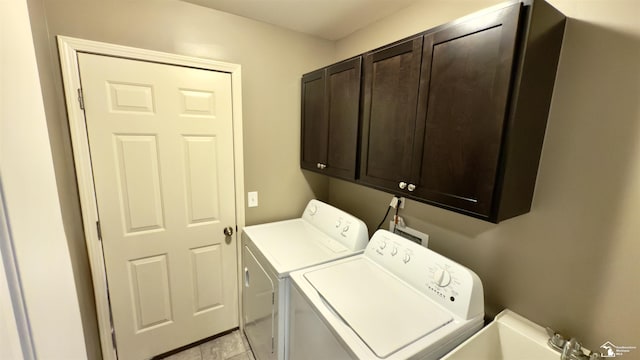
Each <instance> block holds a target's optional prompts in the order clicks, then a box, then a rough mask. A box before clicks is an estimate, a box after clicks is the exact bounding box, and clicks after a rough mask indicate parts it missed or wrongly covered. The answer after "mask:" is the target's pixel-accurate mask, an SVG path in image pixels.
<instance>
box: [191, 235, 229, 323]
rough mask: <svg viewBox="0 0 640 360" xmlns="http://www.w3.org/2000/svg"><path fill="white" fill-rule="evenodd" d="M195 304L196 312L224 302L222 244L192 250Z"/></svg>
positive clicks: (221, 304)
mask: <svg viewBox="0 0 640 360" xmlns="http://www.w3.org/2000/svg"><path fill="white" fill-rule="evenodd" d="M191 262H192V270H193V273H192V279H193V280H192V281H193V283H194V287H193V304H194V311H195V313H196V314H198V313H200V312H203V311H207V310H210V309H213V308H216V307H218V306H223V304H224V286H223V285H224V278H223V276H224V272H223V271H222V264H223V261H222V248H221V246H220V245H212V246H205V247H202V248H198V249H193V250H191Z"/></svg>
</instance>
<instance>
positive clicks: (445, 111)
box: [414, 3, 521, 216]
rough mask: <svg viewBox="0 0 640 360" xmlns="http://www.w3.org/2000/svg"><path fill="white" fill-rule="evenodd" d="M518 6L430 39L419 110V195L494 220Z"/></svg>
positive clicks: (425, 52) (428, 36) (425, 55)
mask: <svg viewBox="0 0 640 360" xmlns="http://www.w3.org/2000/svg"><path fill="white" fill-rule="evenodd" d="M520 6H521V5H520V4H519V3H518V4H515V5H512V6H509V7H506V8H503V9H501V10H498V11H495V12H491V13H488V14H485V15H483V16H481V17H478V18H475V19H473V20H469V21H466V22H463V23H459V24H456V25H454V26H452V27H448V28H446V29H444V30H441V31H438V32H435V33H431V34H428V35H425V44H428V45H425V46H424V49H423V58H424V59H425V61H424V62H423V68H422V78H421V84H420V100H419V107H418V114H419V115H418V116H419V117H420V119H421V122H423V123H424V129H421V128H419V129H418V131H419V132H422V133H423V134H424V136H423V137H422V139H421V141H423V142H424V143H423V144H417V147H422V149H423V154H422V164H421V167H420V168H419V170H418V171H416V172H414V176H418V177H419V180H418V183H417V184H416V185H417V187H416V189H415V192H414V195H416V196H418V197H421V198H424V199H427V200H429V201H433V202H436V203H438V204H441V205H444V206H447V207H453V208H456V209H460V210H463V211H466V212H472V213H474V214H477V215H480V216H489V215H490V213H491V211H492V201H493V200H494V190H495V188H496V185H497V178H498V172H499V161H500V149H501V143H502V138H503V132H504V123H505V117H506V116H507V112H508V110H509V109H508V106H507V104H508V100H509V93H510V91H509V89H510V85H511V78H512V71H513V64H514V54H515V50H516V39H517V35H518V34H517V33H518V19H519V15H520ZM428 60H430V61H428ZM421 126H422V124H421ZM423 130H424V131H423ZM417 164H418V165H419V163H417Z"/></svg>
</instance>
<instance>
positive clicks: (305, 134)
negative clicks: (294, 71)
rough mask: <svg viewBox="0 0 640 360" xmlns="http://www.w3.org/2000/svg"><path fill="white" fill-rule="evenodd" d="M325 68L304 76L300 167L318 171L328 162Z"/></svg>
mask: <svg viewBox="0 0 640 360" xmlns="http://www.w3.org/2000/svg"><path fill="white" fill-rule="evenodd" d="M325 111H326V93H325V69H321V70H318V71H314V72H312V73H309V74H306V75H304V76H303V77H302V124H301V126H302V129H301V131H302V134H301V135H302V136H301V144H300V150H301V154H300V167H301V168H303V169H309V170H315V171H318V170H320V169H319V165H320V164H326V163H327V143H328V136H329V133H328V130H329V124H328V118H327V115H326V112H325Z"/></svg>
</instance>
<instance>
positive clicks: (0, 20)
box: [0, 0, 87, 360]
mask: <svg viewBox="0 0 640 360" xmlns="http://www.w3.org/2000/svg"><path fill="white" fill-rule="evenodd" d="M0 176H1V180H2V184H3V187H4V196H5V198H4V200H5V206H6V211H7V213H6V216H7V220H8V226H9V229H10V236H2V239H0V241H2V242H3V243H4V244H7V243H9V242H10V241H12V243H13V249H14V251H15V259H16V265H17V274H18V275H19V277H20V283H21V288H22V295H23V302H24V305H25V307H26V312H27V318H28V322H29V328H30V332H31V338H32V339H31V340H32V342H33V347H34V351H35V356H36V358H39V359H53V360H55V359H74V360H75V359H78V360H80V359H86V358H87V355H86V350H85V347H84V338H83V333H82V325H81V322H80V312H79V307H78V299H77V294H76V288H75V285H74V281H73V275H72V272H71V262H70V259H69V250H68V247H67V241H66V237H65V233H64V230H63V227H62V218H61V215H60V205H59V201H58V192H57V189H56V184H55V178H54V172H53V163H52V158H51V149H50V145H49V137H48V133H47V125H46V121H45V115H44V107H43V102H42V95H41V92H40V80H39V77H38V70H37V67H36V58H35V52H34V47H33V40H32V36H31V27H30V24H29V16H28V13H27V4H26V1H25V0H0ZM3 255H6V254H3ZM11 270H12V272H13V273H16V271H15V270H16V269H15V267H13V268H12V269H11ZM0 275H2V276H3V279H2V281H3V282H4V280H5V279H6V278H5V277H4V276H5V274H4V272H3V273H2V274H0ZM10 275H11V274H7V276H10ZM5 290H6V289H5ZM14 293H15V292H14ZM2 294H3V295H4V294H6V291H4V292H2ZM3 304H4V303H3ZM5 305H6V304H5ZM5 305H3V306H2V310H7V309H8V308H9V307H8V306H5ZM12 324H15V321H14V322H3V327H4V326H5V325H7V326H6V330H7V333H11V334H14V335H15V334H16V332H17V331H16V330H17V329H15V328H13V325H12ZM2 342H3V347H4V339H3V341H2ZM11 344H12V350H11V351H13V352H14V353H15V351H16V350H17V349H16V346H15V345H16V343H15V341H13V342H12V343H11Z"/></svg>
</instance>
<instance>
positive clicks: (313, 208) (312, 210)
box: [309, 205, 318, 216]
mask: <svg viewBox="0 0 640 360" xmlns="http://www.w3.org/2000/svg"><path fill="white" fill-rule="evenodd" d="M317 212H318V207H317V206H316V205H311V206H310V207H309V214H311V216H313V215H315V214H316V213H317Z"/></svg>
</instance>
